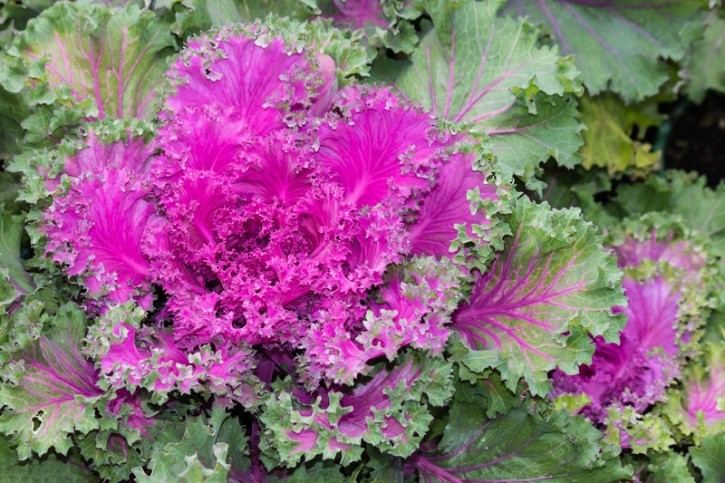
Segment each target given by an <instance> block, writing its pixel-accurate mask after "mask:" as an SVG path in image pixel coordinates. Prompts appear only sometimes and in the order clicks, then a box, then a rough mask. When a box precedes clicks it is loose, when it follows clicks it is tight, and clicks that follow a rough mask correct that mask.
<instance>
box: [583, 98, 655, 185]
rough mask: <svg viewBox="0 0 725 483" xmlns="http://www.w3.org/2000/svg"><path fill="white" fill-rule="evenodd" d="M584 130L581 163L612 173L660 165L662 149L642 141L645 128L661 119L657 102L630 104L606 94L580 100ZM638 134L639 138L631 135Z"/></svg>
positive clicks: (642, 171) (640, 170)
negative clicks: (659, 150) (660, 150)
mask: <svg viewBox="0 0 725 483" xmlns="http://www.w3.org/2000/svg"><path fill="white" fill-rule="evenodd" d="M580 106H581V111H582V121H583V122H584V124H585V125H586V127H587V128H586V130H585V131H584V133H583V136H584V146H582V150H581V154H582V165H583V166H584V167H585V168H587V169H591V168H593V167H601V168H607V171H608V172H609V174H610V175H611V174H615V173H618V172H622V171H627V170H631V171H634V172H635V173H636V174H642V173H646V172H647V171H651V170H653V169H655V168H657V166H658V164H659V160H660V157H661V153H660V152H652V146H651V145H650V144H648V143H645V142H642V141H641V139H643V138H644V135H645V133H646V130H647V128H648V127H650V126H656V125H658V124H659V123H660V122H661V116H659V115H658V114H657V104H656V103H652V102H649V103H639V104H636V105H634V106H627V105H625V104H624V103H623V102H622V101H621V100H619V99H618V98H617V97H616V96H614V95H611V94H604V95H601V96H597V97H584V98H582V99H581V104H580ZM635 129H636V133H637V138H636V139H633V138H632V136H633V135H634V134H635Z"/></svg>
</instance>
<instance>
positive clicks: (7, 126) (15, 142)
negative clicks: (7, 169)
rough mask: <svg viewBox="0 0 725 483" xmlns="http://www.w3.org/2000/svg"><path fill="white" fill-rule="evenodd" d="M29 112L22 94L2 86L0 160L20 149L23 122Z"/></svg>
mask: <svg viewBox="0 0 725 483" xmlns="http://www.w3.org/2000/svg"><path fill="white" fill-rule="evenodd" d="M29 113H30V112H29V110H28V106H27V105H26V103H25V101H24V99H23V98H22V96H20V95H19V94H15V93H12V92H8V91H7V90H5V89H3V88H2V87H0V160H4V159H8V157H9V156H11V155H12V154H15V153H16V152H17V151H18V149H19V147H20V142H21V139H22V137H23V134H24V131H23V128H22V126H21V123H22V122H23V120H25V118H26V117H27V116H28V115H29Z"/></svg>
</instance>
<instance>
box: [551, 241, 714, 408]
mask: <svg viewBox="0 0 725 483" xmlns="http://www.w3.org/2000/svg"><path fill="white" fill-rule="evenodd" d="M614 251H615V253H616V254H617V258H618V262H619V266H620V267H621V268H624V269H628V268H636V267H637V266H639V265H640V264H641V263H642V262H644V261H646V260H649V261H651V262H655V263H667V264H668V265H670V266H671V267H673V268H675V269H679V270H680V271H681V277H680V278H679V280H680V281H685V280H693V279H696V278H697V274H698V271H699V270H700V269H701V268H702V266H703V264H704V257H703V256H702V254H699V253H697V252H695V251H694V250H693V249H692V247H691V246H690V245H689V244H688V243H687V242H685V241H676V242H675V241H672V237H671V236H669V237H667V238H666V239H665V240H664V241H657V237H656V233H655V232H653V233H652V235H651V237H650V239H649V240H645V241H638V240H636V239H634V238H631V237H627V238H626V239H625V241H624V243H622V244H621V245H620V246H618V247H616V248H615V249H614ZM624 290H625V295H626V296H627V299H628V305H627V306H626V307H621V308H618V309H617V310H618V311H619V312H620V313H624V314H625V315H626V317H627V325H626V326H625V328H624V330H623V331H622V333H621V334H620V342H619V344H612V343H606V342H605V341H604V340H603V339H602V338H601V337H597V338H596V339H595V343H596V351H595V353H594V356H593V359H592V363H591V364H590V365H584V366H581V367H580V368H579V374H578V375H573V376H569V375H566V374H564V373H563V372H561V371H556V372H555V373H554V375H553V382H554V388H555V391H554V394H555V395H558V394H562V393H583V394H586V395H587V396H589V398H590V400H591V403H590V404H589V405H587V406H586V407H585V408H584V409H583V413H584V414H587V415H588V416H589V417H591V418H592V419H594V420H596V421H599V422H602V421H604V419H605V417H606V415H607V408H608V407H610V406H611V405H622V404H624V405H627V406H631V407H633V408H634V409H635V410H636V411H637V412H640V413H641V412H643V411H644V410H645V409H647V408H648V407H649V406H650V405H652V404H654V403H656V402H660V401H663V400H664V399H665V390H666V388H667V387H668V386H669V385H670V384H671V383H672V382H673V381H674V380H675V379H676V378H679V377H680V363H679V361H678V358H677V356H678V354H679V350H680V348H679V345H678V332H679V330H680V329H681V328H682V326H684V324H683V323H681V322H680V321H679V320H678V310H679V303H680V298H681V296H682V295H681V287H680V285H679V284H674V283H673V282H670V281H667V280H665V279H664V278H663V277H661V276H657V277H654V278H650V279H648V280H643V281H637V280H634V279H632V278H630V277H625V279H624Z"/></svg>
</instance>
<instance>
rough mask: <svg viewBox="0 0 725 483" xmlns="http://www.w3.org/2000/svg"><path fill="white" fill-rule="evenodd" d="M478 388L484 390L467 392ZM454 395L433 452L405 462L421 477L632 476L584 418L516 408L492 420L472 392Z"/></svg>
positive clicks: (604, 478)
mask: <svg viewBox="0 0 725 483" xmlns="http://www.w3.org/2000/svg"><path fill="white" fill-rule="evenodd" d="M459 391H461V390H459ZM476 391H478V392H483V391H485V389H483V388H482V387H481V386H479V387H477V388H474V389H468V390H465V392H466V393H471V392H473V393H475V392H476ZM456 398H457V399H459V401H457V402H456V403H454V405H453V407H452V408H451V412H450V415H449V422H448V425H447V426H446V429H445V431H444V434H443V438H442V439H441V441H440V443H439V444H438V445H437V448H436V449H435V451H432V452H422V451H419V452H418V453H416V454H415V455H413V456H412V457H411V458H409V459H408V461H407V463H408V464H409V465H411V466H413V467H414V468H416V469H417V470H418V472H419V475H420V477H421V480H422V481H447V482H455V481H552V482H553V481H560V482H563V481H566V482H575V481H587V482H609V481H611V482H614V481H620V480H622V479H625V478H627V477H628V476H630V475H631V469H630V468H628V467H623V466H622V465H621V462H620V461H619V459H618V458H616V457H615V456H614V455H613V454H612V453H613V452H612V450H611V448H609V447H607V445H606V444H604V443H603V442H602V441H601V433H600V432H599V430H597V429H596V428H594V427H593V426H592V425H591V423H590V422H589V421H588V420H586V419H584V418H583V417H571V416H569V415H567V414H564V413H553V414H552V415H550V416H548V417H546V418H545V417H542V416H541V415H539V414H538V413H537V412H535V411H533V412H532V411H527V410H524V409H523V408H516V409H513V410H511V411H510V412H509V413H508V414H506V415H505V416H502V417H498V418H495V419H490V418H487V417H486V416H485V414H484V413H483V409H482V408H481V407H480V406H479V405H478V404H476V402H475V399H473V400H472V399H471V397H470V395H469V396H467V397H465V399H466V400H463V401H461V400H460V399H463V398H461V396H460V395H459V394H458V393H457V394H456Z"/></svg>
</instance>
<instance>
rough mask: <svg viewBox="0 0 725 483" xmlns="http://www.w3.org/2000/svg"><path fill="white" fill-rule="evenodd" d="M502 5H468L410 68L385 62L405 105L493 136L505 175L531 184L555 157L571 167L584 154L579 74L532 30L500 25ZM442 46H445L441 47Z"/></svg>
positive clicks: (432, 35)
mask: <svg viewBox="0 0 725 483" xmlns="http://www.w3.org/2000/svg"><path fill="white" fill-rule="evenodd" d="M499 6H500V2H498V1H485V2H478V1H468V2H466V3H464V4H463V5H462V6H461V7H460V8H458V9H456V10H455V11H454V12H453V13H452V19H451V22H450V23H451V25H450V29H449V30H446V29H443V28H442V27H441V26H440V25H436V26H435V27H433V28H431V29H430V30H429V31H428V32H427V33H426V34H425V36H424V37H423V39H422V40H421V42H420V45H419V46H418V48H417V49H416V50H415V51H414V52H413V54H412V56H411V58H410V62H407V61H406V62H398V63H395V62H388V63H387V64H386V63H385V62H382V63H380V64H379V65H378V66H377V72H378V76H379V77H387V78H391V79H392V80H393V81H394V83H395V85H396V86H397V87H398V88H399V89H400V90H401V91H402V92H403V93H405V94H406V95H407V96H408V97H410V98H412V99H413V100H415V101H416V102H418V103H420V104H422V105H423V107H425V108H426V109H430V110H431V111H433V112H435V113H437V114H438V115H439V116H440V117H442V118H444V119H447V120H449V121H452V122H455V123H460V124H462V125H465V126H466V127H468V128H469V129H470V130H471V131H472V132H478V133H485V134H488V135H489V136H490V137H491V139H490V142H489V146H490V149H491V150H492V151H493V153H494V154H495V155H496V156H497V158H498V161H499V163H500V164H501V170H502V173H503V174H504V175H507V176H511V175H516V176H521V177H523V178H524V179H525V180H527V181H529V180H530V178H531V176H532V175H533V174H534V172H535V171H536V170H537V168H538V166H539V164H540V163H541V162H543V161H546V160H547V159H548V158H549V157H550V156H551V157H554V158H556V159H557V161H558V162H559V163H560V164H561V165H565V166H568V167H571V166H573V165H575V164H576V163H577V162H578V161H579V156H578V154H577V150H578V149H579V147H580V146H581V136H580V134H579V131H580V130H581V126H580V124H579V122H578V120H577V117H578V115H577V111H576V100H575V98H574V97H573V96H570V95H569V94H568V93H570V92H578V91H579V84H578V81H577V79H576V75H577V73H576V70H575V69H574V68H573V67H572V66H571V65H570V63H569V62H568V61H566V60H564V59H561V58H560V57H559V55H558V54H557V50H556V48H550V47H545V46H544V47H542V46H539V45H538V43H537V39H538V32H537V31H536V29H534V28H533V27H532V26H531V25H529V24H528V23H526V22H523V21H516V20H513V19H511V18H497V17H496V13H497V10H498V8H499ZM442 39H443V40H442Z"/></svg>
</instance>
